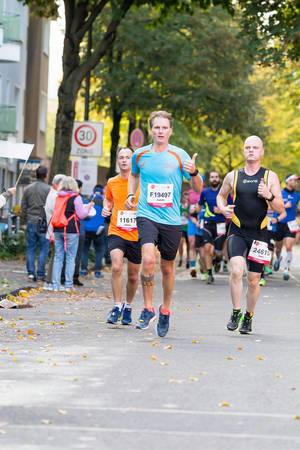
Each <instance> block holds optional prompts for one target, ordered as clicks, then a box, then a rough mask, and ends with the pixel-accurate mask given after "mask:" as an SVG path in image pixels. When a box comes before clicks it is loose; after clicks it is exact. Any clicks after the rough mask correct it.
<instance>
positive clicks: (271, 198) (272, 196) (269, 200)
mask: <svg viewBox="0 0 300 450" xmlns="http://www.w3.org/2000/svg"><path fill="white" fill-rule="evenodd" d="M274 198H275V195H274V194H272V195H271V197H270V198H267V199H266V200H268V202H272V201H273V200H274Z"/></svg>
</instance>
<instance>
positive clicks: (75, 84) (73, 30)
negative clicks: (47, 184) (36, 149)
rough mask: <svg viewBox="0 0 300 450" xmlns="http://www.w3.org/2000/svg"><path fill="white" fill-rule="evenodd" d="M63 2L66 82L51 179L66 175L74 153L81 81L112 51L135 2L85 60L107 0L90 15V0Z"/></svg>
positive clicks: (127, 2)
mask: <svg viewBox="0 0 300 450" xmlns="http://www.w3.org/2000/svg"><path fill="white" fill-rule="evenodd" d="M64 1H65V17H66V34H65V40H64V49H63V79H62V82H61V85H60V87H59V90H58V110H57V115H56V126H55V144H54V153H53V158H52V164H51V171H50V180H51V179H52V178H53V176H54V175H55V174H56V173H66V168H67V164H68V160H69V156H70V152H71V140H72V132H73V125H74V119H75V105H76V100H77V95H78V91H79V89H80V85H81V82H82V80H83V79H84V77H85V76H86V74H87V73H88V72H89V71H91V70H92V69H93V68H94V67H95V66H96V65H97V64H98V62H99V61H100V60H101V59H102V58H103V56H104V55H106V53H107V52H108V50H109V49H110V48H111V46H112V44H113V42H114V40H115V38H116V32H117V28H118V25H119V24H120V22H121V20H122V19H123V17H124V16H125V15H126V13H127V11H128V10H129V9H130V7H131V5H132V4H133V1H134V0H123V2H122V3H121V5H120V6H119V8H118V14H117V15H116V16H115V17H113V18H112V20H111V22H110V24H109V25H108V27H107V30H106V32H105V33H104V35H103V38H102V39H101V41H100V42H99V43H98V44H97V45H96V46H95V48H94V51H93V52H92V54H91V55H90V57H86V58H85V59H84V60H83V61H82V60H81V58H80V45H81V43H82V42H83V40H84V36H85V34H86V33H87V32H88V30H89V29H90V27H92V25H93V22H94V21H95V19H96V18H97V16H99V15H101V12H102V10H103V8H104V6H105V5H106V4H107V3H108V0H99V1H98V2H97V3H95V7H94V9H93V11H92V13H91V14H90V15H89V13H88V0H86V1H84V0H82V1H81V2H80V3H78V6H76V7H74V5H73V6H72V2H70V0H64Z"/></svg>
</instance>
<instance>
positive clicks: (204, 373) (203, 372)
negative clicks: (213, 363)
mask: <svg viewBox="0 0 300 450" xmlns="http://www.w3.org/2000/svg"><path fill="white" fill-rule="evenodd" d="M199 373H200V375H207V372H205V370H203V371H202V372H199Z"/></svg>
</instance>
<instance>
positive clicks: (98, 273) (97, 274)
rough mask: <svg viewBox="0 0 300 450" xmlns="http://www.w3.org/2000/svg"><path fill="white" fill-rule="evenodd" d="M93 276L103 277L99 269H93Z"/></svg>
mask: <svg viewBox="0 0 300 450" xmlns="http://www.w3.org/2000/svg"><path fill="white" fill-rule="evenodd" d="M95 278H103V273H102V272H101V271H100V270H96V271H95Z"/></svg>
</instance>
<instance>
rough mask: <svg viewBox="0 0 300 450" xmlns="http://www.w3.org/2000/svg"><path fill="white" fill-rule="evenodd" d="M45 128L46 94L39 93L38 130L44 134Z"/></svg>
mask: <svg viewBox="0 0 300 450" xmlns="http://www.w3.org/2000/svg"><path fill="white" fill-rule="evenodd" d="M46 127H47V94H46V93H45V92H41V96H40V130H41V131H43V132H44V133H45V131H46Z"/></svg>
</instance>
